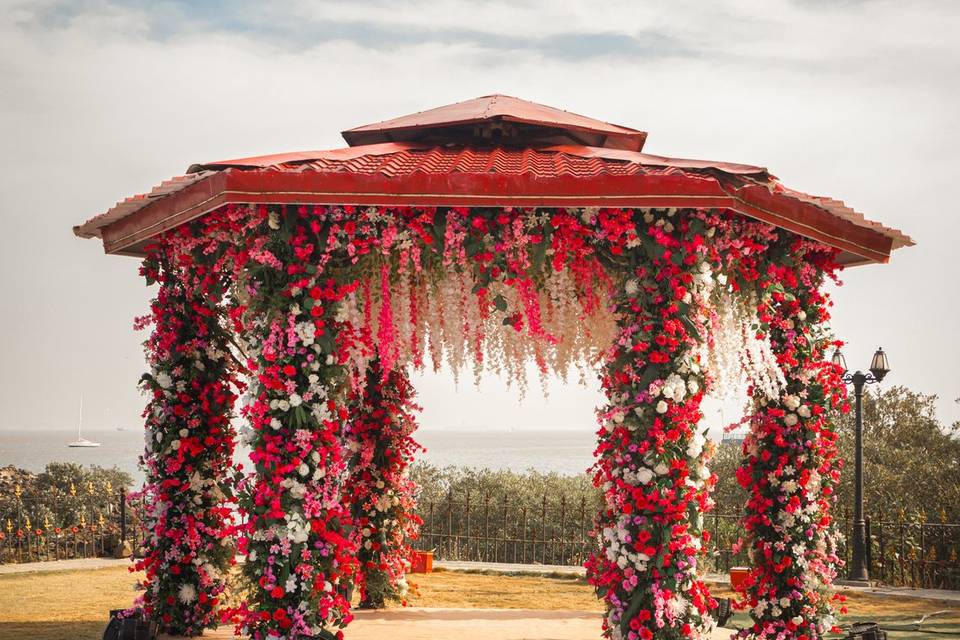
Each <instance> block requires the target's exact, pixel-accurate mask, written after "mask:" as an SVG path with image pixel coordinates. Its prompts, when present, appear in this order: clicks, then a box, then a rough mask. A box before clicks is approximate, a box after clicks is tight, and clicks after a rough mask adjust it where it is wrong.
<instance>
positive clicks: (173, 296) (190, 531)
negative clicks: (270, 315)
mask: <svg viewBox="0 0 960 640" xmlns="http://www.w3.org/2000/svg"><path fill="white" fill-rule="evenodd" d="M201 253H202V252H201ZM141 272H142V274H143V275H144V276H145V277H146V279H147V282H148V283H149V284H153V283H159V285H160V286H159V290H158V292H157V295H156V298H154V300H153V302H152V303H151V314H150V315H149V316H147V317H145V318H142V319H140V320H139V321H138V323H139V324H140V325H141V326H147V325H149V324H153V332H152V334H151V336H150V338H149V339H148V340H147V341H146V343H145V347H146V355H147V361H148V363H149V365H150V371H149V372H148V373H146V374H144V376H143V378H142V380H141V384H142V387H143V389H144V390H145V392H146V393H148V394H149V395H150V401H149V404H148V405H147V408H146V410H145V411H144V417H145V418H146V450H145V452H144V454H143V456H142V457H141V466H142V468H143V469H144V471H145V473H146V481H145V483H144V488H143V497H144V504H145V506H146V514H145V518H144V521H145V522H144V526H145V532H144V533H145V540H144V547H145V549H146V556H145V557H144V558H143V559H142V560H139V561H137V562H136V565H135V566H136V568H137V569H139V570H142V571H144V572H145V573H146V580H145V585H144V586H145V591H144V593H143V595H142V597H141V598H140V600H139V602H138V604H139V605H140V606H142V607H143V609H144V611H145V612H146V613H147V615H148V616H150V617H151V618H153V619H155V620H156V621H157V622H159V623H160V624H161V626H162V627H163V628H164V629H166V630H167V631H168V632H170V633H173V634H177V635H199V634H200V633H202V632H203V630H204V629H206V628H211V627H214V626H216V624H217V615H216V609H217V606H218V604H219V602H220V600H221V594H222V592H223V591H224V588H225V578H226V576H225V574H226V572H227V570H228V569H229V566H230V564H231V563H232V561H233V554H234V546H233V542H232V540H231V539H230V533H231V526H232V520H231V515H230V508H229V504H228V503H229V502H230V501H231V500H232V498H233V477H232V474H231V473H230V471H231V467H232V464H233V462H232V455H233V437H234V433H233V429H232V427H231V425H230V416H231V413H232V410H233V403H234V399H235V392H234V389H235V388H236V385H237V382H236V378H235V373H236V367H235V365H234V361H233V357H232V355H231V353H230V350H229V347H228V343H229V337H228V335H227V333H226V331H225V330H224V328H223V327H222V326H221V315H222V314H221V312H220V303H221V301H222V299H223V296H224V293H225V290H226V286H227V281H228V280H229V274H224V273H223V272H221V271H219V270H217V269H212V268H211V269H205V268H202V267H201V266H199V265H195V264H193V261H192V254H191V252H190V251H189V250H185V248H184V247H182V246H179V245H177V244H176V243H175V242H169V241H162V242H160V243H159V244H157V245H155V246H153V247H151V249H150V253H149V256H148V257H147V259H146V260H145V261H144V264H143V267H142V269H141Z"/></svg>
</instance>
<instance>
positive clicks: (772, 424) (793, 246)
mask: <svg viewBox="0 0 960 640" xmlns="http://www.w3.org/2000/svg"><path fill="white" fill-rule="evenodd" d="M778 235H779V238H778V239H776V240H774V241H773V242H772V243H771V244H770V246H769V247H768V248H767V249H766V251H765V253H763V254H762V256H760V257H759V258H758V259H757V261H756V265H755V267H754V270H755V274H756V276H757V278H758V280H757V292H758V294H759V298H758V299H759V305H758V316H759V319H760V322H761V328H760V330H761V331H765V332H766V333H767V334H768V337H769V341H770V344H771V346H772V348H773V352H774V354H775V355H776V358H777V362H778V364H779V366H780V370H781V371H782V372H783V375H784V385H783V388H782V391H781V393H780V395H779V397H778V398H775V399H770V398H769V397H768V395H767V394H763V393H759V392H756V391H755V392H754V399H755V403H756V412H755V414H754V415H753V416H752V419H751V430H750V433H749V435H748V436H747V438H746V441H745V442H744V454H745V458H744V461H743V465H742V466H741V468H740V469H739V471H738V479H739V481H740V484H741V485H742V486H743V487H744V488H745V489H747V490H748V492H749V499H748V502H747V505H746V517H745V519H744V525H745V529H746V532H747V538H748V541H747V543H748V545H749V554H750V557H751V559H752V562H753V571H752V573H751V574H750V577H749V579H748V580H747V582H746V584H745V590H744V594H743V595H744V601H745V603H746V605H747V606H748V607H749V613H750V615H751V617H752V618H753V621H754V625H753V626H752V627H751V628H747V629H745V630H744V631H743V632H742V636H743V637H749V638H757V639H773V638H802V639H805V640H815V639H817V638H822V637H823V636H824V635H825V634H827V633H829V632H830V631H831V628H832V627H834V623H835V621H834V617H833V607H832V604H831V603H832V601H833V600H834V599H836V598H837V596H834V595H832V594H831V591H830V588H831V585H832V582H833V579H834V577H835V576H836V573H837V568H838V566H839V564H840V562H841V561H840V559H839V558H838V557H837V555H836V541H837V531H836V527H835V525H834V522H833V518H832V517H831V515H830V508H831V505H832V504H833V502H834V500H835V494H834V490H835V487H836V486H837V483H838V481H839V473H840V469H839V462H838V459H837V450H836V433H835V432H834V431H833V429H832V425H831V424H830V421H829V413H830V411H831V410H832V409H837V408H842V407H843V406H844V405H845V398H846V394H845V389H844V387H843V385H842V383H841V380H840V375H841V372H839V371H837V367H835V366H834V365H832V364H830V363H829V362H828V361H827V360H828V358H829V356H828V354H827V350H828V348H829V347H830V346H831V345H833V344H834V343H833V341H832V338H831V335H830V333H829V331H828V329H827V326H826V323H827V321H828V319H829V314H828V310H827V309H828V307H829V304H830V302H829V299H828V297H827V296H826V295H825V294H824V293H823V292H821V290H820V288H821V285H822V284H823V281H824V278H825V277H832V276H833V274H834V273H835V272H836V270H837V268H838V267H837V265H836V263H835V261H834V255H835V252H834V251H833V250H831V249H829V248H827V247H824V246H822V245H818V244H815V243H812V242H808V241H805V240H802V239H799V238H797V237H796V236H793V235H792V234H788V233H786V232H778ZM834 631H837V630H836V629H834Z"/></svg>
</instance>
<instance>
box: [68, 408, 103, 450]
mask: <svg viewBox="0 0 960 640" xmlns="http://www.w3.org/2000/svg"><path fill="white" fill-rule="evenodd" d="M82 429H83V396H80V420H79V422H77V440H76V442H71V443H70V444H68V445H67V446H68V447H73V448H88V447H99V446H100V443H99V442H92V441H90V440H87V439H86V438H84V437H83V436H81V435H80V431H81V430H82Z"/></svg>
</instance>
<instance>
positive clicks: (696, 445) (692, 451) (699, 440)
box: [687, 433, 707, 458]
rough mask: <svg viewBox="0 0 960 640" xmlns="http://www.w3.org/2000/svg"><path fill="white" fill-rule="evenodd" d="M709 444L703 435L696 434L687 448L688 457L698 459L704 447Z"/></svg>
mask: <svg viewBox="0 0 960 640" xmlns="http://www.w3.org/2000/svg"><path fill="white" fill-rule="evenodd" d="M706 443H707V440H706V438H704V437H703V436H702V435H701V434H699V433H698V434H696V435H694V436H693V438H691V439H690V445H689V446H688V447H687V457H689V458H696V457H697V456H699V455H700V454H701V453H702V452H703V445H705V444H706Z"/></svg>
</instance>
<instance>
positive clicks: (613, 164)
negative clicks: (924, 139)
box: [75, 96, 912, 640]
mask: <svg viewBox="0 0 960 640" xmlns="http://www.w3.org/2000/svg"><path fill="white" fill-rule="evenodd" d="M343 135H344V138H345V139H346V140H347V142H348V143H349V144H350V145H351V146H350V147H349V148H346V149H338V150H333V151H311V152H299V153H288V154H280V155H275V156H263V157H256V158H245V159H239V160H227V161H220V162H212V163H205V164H199V165H193V166H191V167H190V169H189V171H188V173H187V174H186V175H184V176H181V177H178V178H174V179H173V180H170V181H168V182H165V183H163V184H161V185H160V186H158V187H157V188H155V189H154V190H153V191H152V192H151V193H149V194H146V195H142V196H136V197H134V198H129V199H127V200H125V201H123V202H121V203H119V204H118V205H117V206H115V207H114V208H113V209H111V210H110V211H108V212H106V213H104V214H102V215H100V216H98V217H96V218H93V219H92V220H90V221H88V222H86V223H84V224H83V225H80V226H78V227H76V228H75V232H76V233H77V234H78V235H80V236H82V237H99V238H101V239H102V240H103V243H104V247H105V249H106V251H107V252H108V253H116V254H128V255H137V256H142V257H143V258H144V262H143V268H142V273H143V274H144V276H145V277H146V278H147V280H148V282H149V283H151V284H152V283H159V288H158V290H157V296H156V298H155V299H154V302H153V304H152V306H151V313H150V314H149V315H148V316H145V317H144V318H142V319H140V320H139V321H138V324H139V325H141V326H143V327H146V326H148V325H149V326H152V327H153V331H152V334H151V336H150V338H149V339H148V340H147V343H146V350H147V358H148V362H149V365H150V370H149V371H148V372H147V373H146V374H144V376H143V379H142V385H143V388H144V389H145V390H146V391H147V393H148V394H149V397H150V401H149V404H148V406H147V409H146V411H145V413H144V416H145V418H146V428H147V446H146V451H145V453H144V456H143V459H142V463H143V466H144V468H145V470H146V472H147V476H148V482H147V485H146V486H145V489H144V491H145V492H146V493H147V494H148V495H149V496H150V497H151V505H152V507H151V513H150V514H149V518H148V522H147V528H148V534H149V536H148V538H147V551H148V555H147V557H146V558H145V559H144V560H142V561H140V563H139V564H140V566H141V568H143V569H144V570H145V571H146V572H147V576H148V588H147V591H146V593H145V595H144V597H143V598H142V602H141V604H142V606H143V608H144V610H145V611H146V612H147V614H148V615H150V616H152V617H154V618H156V619H158V620H159V621H160V622H161V623H162V624H163V626H164V627H166V628H167V629H169V630H171V631H173V632H176V633H183V634H188V635H193V634H199V633H201V632H202V630H203V629H205V628H208V627H211V626H213V625H215V624H216V623H217V621H218V619H230V620H233V621H235V622H236V624H237V625H238V628H239V629H240V630H241V631H243V632H245V633H248V634H250V635H251V636H252V637H254V638H307V637H317V638H332V637H338V635H339V634H340V632H339V631H338V629H339V628H341V627H343V626H345V625H346V624H347V623H348V622H349V621H350V619H351V614H350V600H349V598H350V593H351V591H352V588H353V585H356V586H357V587H358V588H359V590H360V593H361V599H362V601H363V602H364V603H366V604H370V605H372V606H377V605H378V604H380V603H382V601H383V600H384V598H390V597H402V594H403V591H404V588H405V581H404V571H405V568H406V562H407V559H408V557H409V547H408V546H407V541H408V540H409V539H410V538H412V537H414V536H415V535H416V530H417V525H418V519H417V517H416V515H415V513H414V512H415V496H416V486H415V485H414V484H413V483H412V482H411V481H410V480H409V479H408V477H407V475H406V469H407V467H408V465H409V463H410V462H411V460H412V459H413V456H414V454H415V453H416V451H417V448H418V447H417V445H416V443H415V442H414V440H413V439H412V437H411V434H412V432H413V430H414V427H415V412H416V406H415V405H414V404H413V389H412V388H411V386H410V383H409V380H408V378H407V375H408V371H409V369H410V368H411V367H424V366H426V365H427V363H429V364H430V365H431V366H433V367H434V368H439V367H441V366H442V365H444V364H446V365H448V366H450V367H451V369H452V370H453V371H454V373H455V374H456V373H459V372H460V371H461V370H463V369H464V368H466V367H472V368H473V371H474V373H475V374H476V375H478V376H479V375H480V374H481V373H482V372H483V371H495V372H499V373H501V374H503V375H505V376H506V377H507V378H508V379H509V380H511V381H513V382H515V383H516V384H517V385H519V386H521V387H522V386H523V385H525V383H526V381H525V378H524V375H525V371H526V368H525V364H526V363H527V362H529V361H533V362H535V363H536V365H537V367H538V368H539V370H540V371H542V372H544V373H547V372H555V373H559V374H561V375H566V374H567V373H568V372H569V371H570V370H571V369H579V370H581V372H586V371H595V372H597V373H598V374H599V375H600V378H601V381H602V386H603V389H604V392H605V394H606V403H605V404H604V405H603V406H602V407H600V408H599V409H598V411H597V415H598V419H599V422H600V428H599V430H598V446H597V449H596V463H595V465H594V466H593V468H592V470H591V473H592V474H593V478H594V482H595V483H596V485H597V487H598V488H599V489H600V490H601V491H602V492H603V495H604V499H605V503H604V508H603V509H602V511H601V512H600V513H599V514H597V517H596V519H595V527H594V529H595V535H596V542H597V550H596V552H595V553H594V554H593V555H592V557H591V558H590V559H589V560H588V561H587V563H586V565H587V571H588V576H589V579H590V581H591V583H592V584H593V585H594V587H595V588H596V592H597V595H598V597H600V598H602V599H603V600H604V602H605V604H606V609H607V612H606V615H605V616H604V619H603V631H604V634H605V635H606V636H608V637H612V638H628V639H631V640H633V639H637V638H642V639H648V638H652V637H654V636H656V637H657V638H699V637H703V635H704V634H705V633H707V632H708V631H709V629H710V628H711V627H712V625H713V620H712V618H711V615H710V612H711V610H712V609H713V608H714V606H715V602H714V600H713V599H712V598H711V597H710V594H709V592H708V590H707V588H706V585H705V584H704V583H703V581H702V579H701V575H700V572H699V569H698V562H699V558H700V557H701V555H702V553H703V552H704V548H705V543H706V542H707V541H708V538H709V532H708V531H706V530H705V529H704V527H703V515H704V513H706V512H707V511H709V510H710V508H711V507H712V502H711V499H710V489H711V487H712V486H713V484H714V482H715V478H714V477H713V475H712V474H711V472H710V471H709V468H708V463H709V459H710V456H711V455H712V445H711V444H710V443H709V442H708V441H707V439H706V438H705V429H704V428H703V427H701V426H699V423H700V421H701V419H702V414H701V411H700V403H701V400H702V398H703V396H704V393H706V392H707V391H708V390H710V391H719V390H722V389H725V388H729V389H733V388H739V387H741V386H742V385H743V384H745V385H746V386H747V387H748V388H749V393H750V395H751V397H752V399H753V407H754V410H753V411H752V412H751V415H750V417H749V424H750V434H749V436H748V437H747V438H746V440H745V442H744V445H743V454H744V457H743V464H742V466H741V468H740V470H739V472H738V479H739V481H740V483H741V484H742V485H743V486H744V487H745V488H747V489H749V493H750V498H749V501H748V503H747V504H746V505H745V515H744V526H745V530H746V531H747V536H748V539H747V541H746V543H747V544H748V545H749V549H750V551H751V558H752V561H753V563H754V566H753V569H752V572H751V575H750V577H749V579H748V580H747V581H746V582H745V584H744V586H743V593H742V599H743V602H744V603H745V606H747V607H748V608H749V611H750V615H751V616H752V618H753V620H754V625H753V626H752V628H750V629H747V630H746V631H745V632H744V635H746V636H750V637H757V638H783V637H797V638H811V639H812V638H819V637H822V636H823V635H824V634H826V633H827V632H829V631H830V629H831V627H832V626H833V621H832V611H833V604H832V596H831V593H830V585H831V583H832V580H833V578H834V576H835V575H836V572H837V567H838V564H839V562H840V560H839V559H838V558H837V555H836V553H835V528H834V524H833V520H832V518H831V516H830V507H831V504H832V502H833V489H834V486H835V485H836V482H837V480H838V477H839V466H838V460H837V457H836V448H835V434H834V432H833V431H832V429H831V425H830V420H829V415H830V411H831V410H833V409H838V408H841V407H842V406H843V405H844V403H845V391H844V387H843V385H842V383H841V380H840V375H841V373H842V372H841V371H839V370H838V368H837V367H836V366H834V365H832V364H830V363H829V362H828V359H827V358H826V357H825V354H826V352H827V350H828V349H829V348H830V347H831V346H832V345H834V344H836V342H835V341H834V339H833V338H832V336H831V334H830V332H829V330H828V327H827V320H828V317H829V316H828V312H827V309H828V306H829V304H830V303H829V300H828V299H827V297H826V295H825V294H824V293H823V292H822V291H821V286H822V284H823V283H824V281H825V280H826V279H829V278H833V277H835V275H836V273H837V272H838V271H839V270H840V269H841V268H842V266H843V265H855V264H862V263H869V262H886V261H887V260H888V259H889V255H890V253H891V252H892V251H893V250H894V249H896V248H898V247H902V246H906V245H909V244H912V243H911V241H910V239H909V238H907V237H906V236H905V235H903V234H902V233H900V232H899V231H896V230H894V229H889V228H887V227H884V226H882V225H880V224H878V223H875V222H870V221H868V220H866V219H865V218H864V217H863V216H862V215H860V214H858V213H856V212H854V211H853V210H852V209H849V208H847V207H846V206H844V205H843V203H840V202H838V201H835V200H830V199H828V198H820V197H814V196H809V195H806V194H803V193H800V192H797V191H793V190H790V189H787V188H786V187H784V186H782V185H781V184H780V183H779V182H778V181H777V180H776V179H775V178H774V177H773V176H771V175H770V174H769V173H768V172H767V171H766V170H765V169H762V168H760V167H753V166H747V165H739V164H731V163H722V162H708V161H699V160H684V159H676V158H666V157H661V156H653V155H649V154H645V153H643V145H644V142H645V140H646V133H644V132H641V131H637V130H634V129H629V128H626V127H621V126H616V125H610V124H607V123H603V122H599V121H596V120H593V119H590V118H586V117H583V116H578V115H574V114H570V113H567V112H565V111H560V110H558V109H553V108H550V107H545V106H543V105H537V104H533V103H529V102H525V101H522V100H518V99H516V98H510V97H507V96H487V97H483V98H478V99H476V100H472V101H468V102H464V103H458V104H455V105H449V106H446V107H440V108H438V109H433V110H430V111H425V112H421V113H418V114H414V115H411V116H405V117H402V118H397V119H394V120H388V121H385V122H381V123H378V124H374V125H369V126H364V127H358V128H355V129H351V130H349V131H345V132H344V134H343ZM241 395H242V396H243V399H242V401H241V402H239V403H237V402H236V400H237V399H238V397H239V396H241ZM236 414H239V416H240V417H241V418H242V424H243V426H242V427H241V429H240V430H241V432H242V434H241V435H242V437H244V438H246V440H247V441H248V442H249V444H250V446H251V449H252V453H251V461H252V462H253V467H254V469H253V472H252V473H251V474H249V475H243V474H239V473H234V472H233V471H232V470H231V467H232V453H233V444H234V439H235V436H236V434H235V432H234V427H233V426H232V425H233V421H232V418H234V416H235V415H236ZM237 550H239V552H240V553H243V554H245V555H246V562H245V564H244V574H245V576H246V577H247V578H248V580H249V583H250V588H249V590H248V592H247V597H246V598H244V599H242V601H237V599H236V598H234V599H231V602H230V603H229V605H228V604H227V602H226V601H224V595H223V593H224V590H225V589H226V588H227V576H226V570H227V568H228V567H229V565H230V563H231V562H233V560H234V554H235V553H236V551H237Z"/></svg>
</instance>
